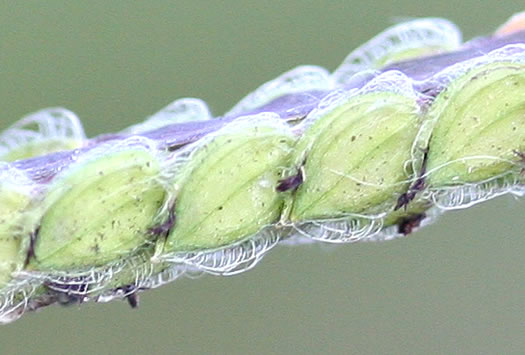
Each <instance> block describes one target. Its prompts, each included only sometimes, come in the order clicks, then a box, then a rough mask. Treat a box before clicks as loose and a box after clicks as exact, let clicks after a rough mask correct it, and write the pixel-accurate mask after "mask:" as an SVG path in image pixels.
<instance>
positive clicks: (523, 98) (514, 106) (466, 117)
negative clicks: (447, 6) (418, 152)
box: [427, 62, 525, 188]
mask: <svg viewBox="0 0 525 355" xmlns="http://www.w3.org/2000/svg"><path fill="white" fill-rule="evenodd" d="M429 116H430V117H431V118H434V119H436V124H435V127H434V129H433V131H432V137H431V139H430V145H429V149H428V160H427V172H428V174H429V176H428V179H427V183H428V184H429V186H431V187H433V188H436V187H437V188H439V187H445V186H456V185H457V186H459V185H462V184H465V183H477V182H481V181H485V180H487V179H492V178H495V177H498V176H501V175H502V174H504V173H507V172H509V171H514V172H519V171H520V170H521V165H520V164H516V160H517V159H518V158H517V156H516V152H523V150H524V149H525V64H523V63H519V62H517V63H511V62H496V63H490V64H486V65H483V66H481V67H478V68H476V69H473V70H470V71H469V72H468V73H466V74H464V75H463V76H461V77H459V78H458V79H456V80H455V81H454V82H453V83H451V84H450V85H449V86H448V87H447V89H446V90H444V91H443V92H441V93H440V94H439V96H438V97H437V98H436V100H435V102H434V103H433V105H432V107H431V109H430V111H429Z"/></svg>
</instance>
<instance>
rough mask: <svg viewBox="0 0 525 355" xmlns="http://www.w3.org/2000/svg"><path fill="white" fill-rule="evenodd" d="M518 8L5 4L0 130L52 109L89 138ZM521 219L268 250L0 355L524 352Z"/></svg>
mask: <svg viewBox="0 0 525 355" xmlns="http://www.w3.org/2000/svg"><path fill="white" fill-rule="evenodd" d="M503 4H504V5H503ZM513 4H514V5H512V4H511V3H510V2H501V1H486V2H479V1H474V0H463V1H433V2H428V1H424V2H423V1H421V2H416V1H413V0H406V1H396V2H386V1H384V2H375V3H373V2H365V1H324V2H321V1H317V2H313V1H291V0H288V1H283V2H276V1H257V2H256V1H244V2H241V1H229V2H226V1H203V0H202V1H189V0H188V1H150V2H146V1H144V2H131V1H82V2H81V1H17V2H15V1H12V2H2V4H1V5H0V107H1V114H0V129H4V128H6V127H7V126H8V125H9V124H11V123H12V122H14V121H15V120H17V119H18V118H20V117H21V116H23V115H25V114H27V113H30V112H32V111H35V110H38V109H40V108H44V107H48V106H64V107H67V108H69V109H71V110H73V111H74V112H76V113H77V114H78V115H79V117H80V118H81V119H82V122H83V123H84V125H85V128H86V130H87V133H88V135H89V136H94V135H97V134H101V133H104V132H110V131H116V130H120V129H123V128H124V127H126V126H128V125H130V124H133V123H137V122H139V121H140V120H142V119H144V118H145V117H146V116H148V115H150V114H152V113H154V112H156V111H157V110H158V109H160V108H161V107H163V106H164V105H166V104H168V103H169V102H171V101H172V100H174V99H175V98H180V97H200V98H202V99H204V100H206V101H207V102H208V103H209V105H210V107H211V108H212V110H213V112H214V113H215V114H217V115H219V114H222V113H223V112H225V111H226V110H228V109H229V108H230V107H231V106H233V105H234V104H235V103H236V101H237V100H239V99H240V98H241V97H243V96H244V95H246V94H247V93H248V92H250V91H251V90H253V89H255V88H256V87H257V86H259V85H260V84H262V83H264V82H265V81H267V80H270V79H272V78H274V77H276V76H277V75H278V74H280V73H282V72H284V71H286V70H289V69H291V68H292V67H294V66H296V65H299V64H318V65H322V66H325V67H327V68H329V69H334V68H335V67H336V66H337V65H338V64H339V63H340V62H341V61H342V60H343V58H344V57H345V56H346V55H347V53H349V52H350V51H351V50H352V49H353V48H355V47H357V46H358V45H360V44H362V43H364V42H365V41H366V40H368V39H370V38H371V37H372V36H374V35H376V34H377V33H379V32H380V31H382V30H383V29H384V28H385V27H387V26H389V25H391V24H393V23H394V22H399V21H401V20H404V19H409V18H412V17H423V16H440V17H445V18H448V19H450V20H452V21H454V22H455V23H457V24H458V25H459V26H460V27H461V28H462V29H463V33H464V37H465V38H466V39H469V38H471V37H473V36H476V35H483V34H488V33H491V32H492V31H493V30H494V29H495V28H496V27H497V26H498V25H500V24H501V23H503V22H504V21H505V20H506V19H507V18H508V17H509V16H510V15H512V14H513V13H515V12H517V11H520V10H523V9H522V8H520V7H519V6H518V5H517V2H514V3H513ZM524 212H525V202H524V201H519V200H515V199H512V198H500V199H497V200H495V201H492V202H490V203H486V204H484V205H480V206H477V207H475V208H471V209H469V210H465V211H460V212H454V213H449V214H447V215H445V216H444V217H442V218H441V219H440V220H439V221H438V222H437V223H436V224H434V225H432V226H430V227H428V228H426V229H423V230H421V231H419V232H418V233H416V234H414V235H411V236H409V237H407V238H404V239H402V240H396V241H392V242H386V243H370V244H354V245H340V246H333V247H332V246H329V247H327V246H322V245H321V246H320V245H310V246H294V247H287V246H281V247H278V248H277V249H275V250H273V252H271V253H269V254H268V256H267V257H266V258H265V259H264V260H263V261H262V262H261V263H260V264H259V265H258V266H257V267H256V268H255V269H254V270H252V271H250V272H247V273H245V274H242V275H239V276H235V277H228V278H226V277H211V276H206V277H202V278H199V279H196V280H190V279H180V280H177V281H176V282H174V283H172V284H170V285H167V286H164V287H162V288H160V289H157V290H152V291H148V292H144V293H142V297H141V306H140V308H139V309H138V310H131V309H130V308H129V307H128V305H127V304H126V302H119V301H116V302H111V303H109V304H85V305H82V306H81V307H76V306H73V307H69V308H63V307H58V306H56V307H50V308H47V309H43V310H42V311H41V312H38V313H33V314H27V315H26V316H24V317H23V318H22V319H20V320H19V321H17V322H15V323H13V324H10V325H7V326H1V327H0V353H1V354H25V353H27V354H91V353H92V354H113V353H126V354H135V353H137V354H138V353H144V354H171V353H225V354H226V353H227V354H241V353H283V354H288V353H355V354H362V353H370V354H375V353H385V354H386V353H389V354H394V353H401V354H406V353H486V354H489V353H520V352H522V351H524V349H525V272H524V271H523V268H524V266H525V258H524V257H523V256H524V254H525V236H524V235H523V232H524V230H525V218H524Z"/></svg>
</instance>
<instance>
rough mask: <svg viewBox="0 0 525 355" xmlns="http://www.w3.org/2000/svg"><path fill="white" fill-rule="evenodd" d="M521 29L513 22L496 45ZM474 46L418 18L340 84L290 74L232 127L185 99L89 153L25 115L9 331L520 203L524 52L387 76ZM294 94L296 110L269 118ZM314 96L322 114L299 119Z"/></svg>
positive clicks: (355, 64)
mask: <svg viewBox="0 0 525 355" xmlns="http://www.w3.org/2000/svg"><path fill="white" fill-rule="evenodd" d="M522 28H523V15H517V16H515V17H513V18H512V19H511V20H510V21H509V22H508V23H507V24H505V25H504V26H502V27H501V28H500V29H499V30H498V32H497V33H496V35H495V36H493V37H491V38H494V39H498V40H501V39H505V38H506V37H505V36H511V35H515V34H516V33H521V32H520V30H521V29H522ZM491 38H489V39H483V41H486V42H487V43H489V44H490V43H491V42H490V41H491ZM523 38H525V35H523V36H522V39H523ZM478 41H482V40H478ZM472 43H476V42H475V41H474V42H472ZM480 43H484V42H480ZM469 46H471V44H469V43H467V44H461V36H460V34H459V31H458V30H457V28H456V27H455V26H454V25H453V24H451V23H450V22H448V21H446V20H442V19H421V20H414V21H411V22H408V23H403V24H399V25H397V26H394V27H392V28H390V29H388V30H387V31H385V32H384V33H382V34H380V35H378V36H377V37H375V38H374V39H372V40H371V41H369V42H368V43H366V44H365V45H363V46H362V47H360V48H358V49H357V50H356V51H354V52H352V53H351V54H350V55H349V56H348V57H347V58H346V60H345V61H344V62H343V64H342V65H341V66H340V67H339V68H338V69H337V70H336V71H335V72H333V73H328V72H327V71H326V70H325V69H323V68H320V67H315V66H302V67H299V68H296V69H294V70H292V71H290V72H288V73H285V74H283V75H282V76H281V77H279V78H277V79H275V80H273V81H271V82H269V83H267V84H265V85H263V86H261V87H260V88H259V89H258V90H256V91H255V92H254V93H252V94H250V95H248V96H247V97H246V98H244V99H243V100H242V101H241V102H240V103H239V104H238V105H237V106H235V107H234V108H233V109H232V110H231V111H230V112H229V113H227V114H226V115H224V117H222V118H212V117H211V115H210V113H209V110H208V108H207V107H206V105H205V104H204V103H203V102H202V101H201V100H198V99H182V100H177V101H175V102H174V103H172V104H171V105H169V106H168V107H166V108H165V109H163V110H161V111H160V112H158V113H157V114H155V115H153V116H152V117H150V118H149V119H148V120H146V121H145V122H143V123H141V124H138V125H135V126H133V127H130V128H128V129H127V130H125V131H123V132H120V133H119V134H116V135H113V136H111V135H107V136H102V137H97V138H94V139H92V140H88V139H86V137H85V135H84V133H83V129H82V127H81V125H80V123H79V121H78V119H77V117H76V116H75V115H74V114H73V113H72V112H70V111H67V110H65V109H61V108H51V109H45V110H42V111H39V112H36V113H34V114H31V115H29V116H27V117H25V118H23V119H22V120H20V121H19V122H18V123H16V124H14V125H13V126H11V127H10V128H8V129H7V130H6V131H4V132H3V133H2V134H0V160H1V161H2V162H1V163H0V319H1V320H2V321H3V322H9V321H12V320H14V319H16V318H18V317H19V316H20V315H21V314H23V313H24V311H25V310H33V309H37V308H39V307H42V306H44V305H47V304H51V303H54V302H62V303H69V302H83V301H87V300H90V299H95V300H98V301H107V300H110V299H112V298H115V297H120V298H121V297H128V300H129V301H130V304H132V305H135V303H136V292H137V291H139V290H142V289H147V288H152V287H157V286H159V285H161V284H163V283H166V282H169V281H171V280H173V279H175V278H176V277H178V276H180V275H183V274H187V273H195V272H208V273H213V274H221V275H228V274H235V273H238V272H242V271H245V270H248V269H249V268H251V267H253V266H254V265H255V264H256V263H257V262H258V261H259V260H260V259H261V258H262V256H263V255H264V254H265V253H266V252H267V251H268V250H269V249H271V248H272V247H273V246H275V245H276V244H278V243H279V242H280V241H286V242H290V243H294V242H295V243H301V242H311V241H325V242H333V243H341V242H354V241H361V240H364V241H374V240H387V239H392V238H395V237H397V236H402V235H406V234H409V233H410V232H411V231H412V230H413V229H414V228H417V227H419V226H421V225H423V224H425V223H427V222H429V221H430V220H431V219H432V217H434V216H437V215H438V214H439V213H441V212H443V211H446V210H448V209H457V208H465V207H468V206H470V205H472V204H475V203H478V202H481V201H484V200H487V199H490V198H492V197H495V196H498V195H501V194H506V193H512V194H515V195H522V194H523V193H524V191H525V189H524V188H523V182H524V179H525V176H524V173H523V171H524V170H525V44H520V43H514V44H507V45H505V46H502V47H499V48H495V49H493V50H491V51H490V52H487V53H484V54H482V55H481V54H479V53H475V54H473V55H471V56H470V58H468V59H465V60H461V61H459V62H455V63H453V64H451V65H444V66H442V67H440V68H439V70H437V71H436V72H435V73H432V72H429V73H426V74H425V73H423V74H421V75H419V76H418V77H417V78H415V77H414V76H413V75H411V76H409V75H408V74H407V73H403V72H401V71H399V70H388V68H389V66H390V65H392V63H397V62H402V61H407V60H412V62H413V65H414V66H415V68H417V66H418V65H419V64H421V65H422V63H428V61H432V60H439V58H441V57H443V56H446V54H447V53H453V52H454V51H457V50H463V51H466V52H467V53H468V51H469ZM472 51H473V52H474V51H475V50H472ZM425 57H426V58H425ZM443 58H444V57H443ZM418 60H419V62H418ZM425 60H426V62H425ZM406 63H408V62H406ZM418 63H419V64H418ZM385 68H386V69H385ZM363 78H366V79H365V80H363ZM422 88H425V89H422ZM283 97H289V98H290V97H291V98H296V100H295V101H293V102H295V103H294V104H293V105H290V103H289V102H290V101H286V100H283V101H282V104H280V105H281V106H280V107H279V110H274V111H271V110H264V109H259V110H258V108H261V107H263V108H264V107H266V106H265V105H270V106H271V104H272V103H273V106H272V107H275V105H276V104H275V103H276V102H279V101H278V100H279V99H281V98H283ZM301 97H309V98H311V97H314V98H316V100H317V101H316V104H315V106H314V107H312V108H311V109H308V110H307V112H301V110H300V107H302V106H301V105H302V101H301V100H302V99H301ZM276 100H277V101H276ZM277 105H278V104H277ZM303 106H304V105H303ZM298 107H299V108H298ZM282 112H295V114H291V115H288V116H286V115H282V114H280V113H282ZM228 117H229V118H228ZM196 123H198V124H197V125H196ZM196 127H215V128H213V129H208V130H205V131H206V134H200V135H199V134H197V133H198V132H197V128H196ZM199 129H200V128H199ZM194 131H195V132H194ZM148 132H157V133H158V132H161V133H162V134H160V135H159V134H157V135H153V136H152V135H148ZM166 132H167V133H166ZM169 132H175V133H173V135H174V136H173V137H171V140H170V143H169V144H167V143H166V139H167V138H166V136H163V134H164V135H169V134H170V133H169ZM181 132H184V134H185V136H186V137H187V136H191V137H193V138H190V139H186V140H183V141H182V142H181V141H180V140H179V139H178V138H177V135H178V134H179V135H180V134H181ZM188 132H190V133H195V134H193V135H192V134H189V135H188ZM151 137H157V138H151ZM159 137H160V138H159Z"/></svg>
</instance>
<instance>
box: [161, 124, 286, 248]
mask: <svg viewBox="0 0 525 355" xmlns="http://www.w3.org/2000/svg"><path fill="white" fill-rule="evenodd" d="M273 120H275V119H273ZM277 123H278V122H275V121H274V122H273V123H272V120H267V121H265V120H261V121H253V120H252V121H244V122H241V123H240V124H238V125H237V124H236V125H235V126H231V127H228V128H227V129H226V130H224V133H222V132H221V133H222V134H219V135H217V136H215V137H214V138H213V139H211V140H210V141H208V142H207V143H205V144H204V145H202V146H200V147H199V148H197V150H196V151H195V152H194V154H193V155H192V157H191V162H190V163H189V164H188V165H187V166H186V167H185V169H184V171H183V172H181V175H182V176H185V177H184V178H182V179H181V181H178V182H177V183H178V184H179V185H180V186H181V188H180V193H179V194H178V196H177V202H176V223H175V228H174V229H173V230H172V232H171V234H170V235H169V237H168V239H167V244H166V251H192V250H202V249H214V248H219V247H222V246H226V245H231V244H232V243H235V242H237V241H240V240H242V239H245V238H247V237H249V236H251V235H253V234H255V233H257V232H258V231H259V230H260V229H261V228H262V227H264V226H265V225H268V224H271V223H275V222H277V221H278V219H279V216H280V213H281V208H282V205H283V197H282V196H281V195H282V194H279V193H278V192H277V191H276V186H277V182H278V180H279V179H280V178H281V175H282V170H283V169H284V168H285V167H286V166H287V165H288V164H289V157H290V153H291V146H292V144H293V139H292V136H291V134H290V133H289V132H288V131H287V130H283V128H284V125H281V124H277Z"/></svg>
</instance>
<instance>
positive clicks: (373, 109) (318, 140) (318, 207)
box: [291, 92, 420, 222]
mask: <svg viewBox="0 0 525 355" xmlns="http://www.w3.org/2000/svg"><path fill="white" fill-rule="evenodd" d="M419 121H420V116H419V107H418V105H417V103H416V101H415V100H414V98H409V97H405V96H403V95H400V94H394V93H389V92H377V93H369V94H365V95H360V96H356V97H354V98H351V99H350V100H349V101H348V102H347V103H345V104H343V105H341V106H339V107H337V108H336V109H334V110H333V111H332V112H330V113H328V114H327V115H326V116H324V117H321V118H320V119H318V120H317V121H316V122H315V123H314V124H313V125H312V126H311V127H310V128H309V129H308V130H307V132H306V133H305V135H304V137H303V138H302V139H301V141H300V142H299V144H298V147H297V151H298V152H306V154H304V158H302V157H299V159H298V161H300V160H301V159H305V160H306V163H305V165H304V172H305V178H304V180H305V181H304V183H303V184H302V185H301V186H300V187H299V189H298V190H297V193H296V196H295V201H294V204H293V208H292V211H291V220H292V221H293V222H296V221H307V220H312V219H323V218H333V217H341V216H345V215H348V214H353V213H360V214H361V213H377V212H379V211H380V210H381V207H383V208H382V209H383V210H384V207H385V204H387V205H388V207H390V208H391V207H393V205H394V204H395V200H396V199H397V197H398V196H399V195H400V194H402V193H403V192H405V191H406V188H407V186H408V184H409V181H408V179H409V176H407V172H406V171H405V165H406V164H405V163H406V162H407V161H408V160H409V159H410V149H411V146H412V141H413V139H414V136H415V135H416V133H417V131H418V127H419Z"/></svg>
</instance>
